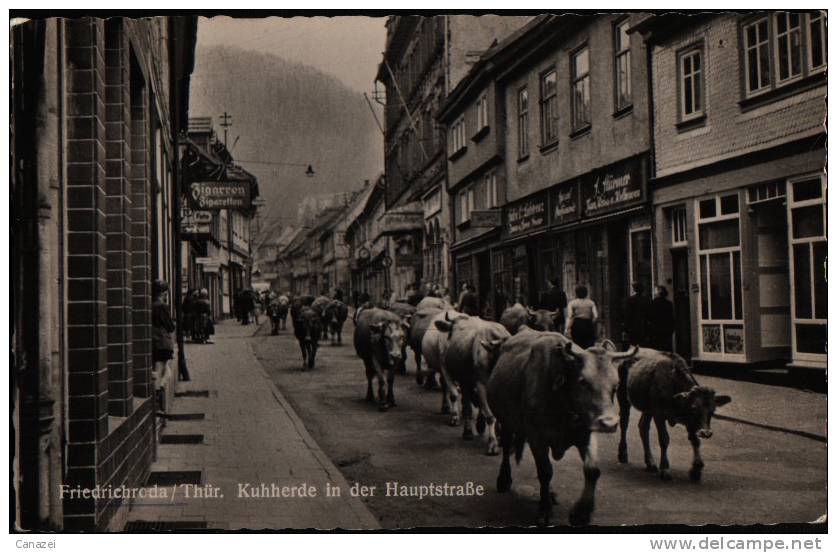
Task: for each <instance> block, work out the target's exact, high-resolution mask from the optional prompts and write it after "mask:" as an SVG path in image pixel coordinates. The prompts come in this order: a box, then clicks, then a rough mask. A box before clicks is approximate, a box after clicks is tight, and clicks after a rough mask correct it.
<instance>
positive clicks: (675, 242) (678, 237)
mask: <svg viewBox="0 0 837 553" xmlns="http://www.w3.org/2000/svg"><path fill="white" fill-rule="evenodd" d="M686 240H687V238H686V208H685V207H677V208H674V209H672V210H671V245H672V246H685V245H686V244H687V241H686Z"/></svg>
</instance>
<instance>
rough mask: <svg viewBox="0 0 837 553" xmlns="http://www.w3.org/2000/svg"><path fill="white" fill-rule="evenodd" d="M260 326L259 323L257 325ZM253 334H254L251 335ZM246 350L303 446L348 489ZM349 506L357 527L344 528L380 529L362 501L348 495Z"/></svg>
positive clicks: (329, 474) (336, 469)
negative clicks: (356, 521)
mask: <svg viewBox="0 0 837 553" xmlns="http://www.w3.org/2000/svg"><path fill="white" fill-rule="evenodd" d="M259 328H261V325H260V326H259ZM253 336H255V334H254V335H253ZM248 351H249V352H250V357H251V358H252V360H253V362H254V363H255V365H256V367H257V369H258V371H259V373H261V375H262V376H263V377H264V379H265V381H266V383H267V386H268V388H269V389H270V392H271V394H273V397H274V398H275V399H276V402H277V403H278V404H279V406H280V407H281V408H282V410H283V411H284V412H285V414H286V415H287V416H288V418H289V419H290V421H291V423H292V424H293V426H294V429H295V430H296V431H297V432H298V433H299V435H300V437H301V438H302V441H303V442H304V443H305V446H306V447H307V448H308V449H309V450H310V451H311V452H312V453H313V454H314V457H316V459H317V462H318V463H319V464H320V466H321V467H322V469H323V470H325V471H326V474H328V477H329V479H331V481H332V482H334V483H335V484H336V485H338V486H340V487H341V488H343V489H347V490H348V489H349V483H348V482H347V481H346V479H345V478H344V477H343V474H342V473H341V472H340V470H339V469H338V468H337V467H336V466H335V465H334V463H332V462H331V459H329V458H328V456H327V455H326V454H325V452H324V451H323V450H322V448H321V447H320V446H319V445H318V444H317V442H316V441H315V440H314V438H313V437H312V436H311V434H309V433H308V430H307V429H306V428H305V423H303V422H302V419H300V418H299V416H298V415H297V414H296V411H294V409H293V407H291V404H290V403H289V402H288V400H287V399H285V396H284V395H282V392H280V391H279V388H277V387H276V384H274V383H273V380H271V378H270V375H269V374H267V371H266V370H265V368H264V367H263V366H262V363H261V361H259V359H258V358H257V357H256V354H255V352H254V351H253V345H252V343H250V344H248ZM348 500H349V508H350V509H351V510H352V512H353V513H354V515H355V518H357V520H358V525H359V526H358V527H357V528H346V530H380V529H381V524H380V522H378V519H377V518H375V515H373V514H372V512H371V511H370V510H369V509H368V508H367V507H366V505H364V504H363V502H362V501H361V500H360V499H358V498H356V497H349V498H348ZM320 530H325V528H320Z"/></svg>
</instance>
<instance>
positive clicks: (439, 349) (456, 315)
mask: <svg viewBox="0 0 837 553" xmlns="http://www.w3.org/2000/svg"><path fill="white" fill-rule="evenodd" d="M424 311H425V310H422V311H420V313H423V312H424ZM427 311H429V310H427ZM429 318H430V320H429V321H428V327H427V330H425V332H424V335H423V336H422V340H421V353H422V355H423V356H424V360H425V362H426V363H427V372H428V373H429V375H428V377H427V378H428V379H434V380H435V375H436V373H438V374H439V376H440V380H441V384H442V414H443V415H447V414H449V413H450V414H451V418H450V425H451V426H457V425H459V415H460V414H459V392H458V391H457V388H456V385H455V384H454V383H453V380H452V379H451V377H450V375H448V372H447V370H446V368H445V354H446V353H447V349H448V338H449V337H450V332H449V331H447V330H445V331H440V330H439V329H438V328H437V327H436V322H437V321H445V322H447V323H449V324H450V323H453V322H455V321H457V320H459V319H467V318H468V315H465V314H464V313H460V312H459V311H454V310H453V309H448V310H446V311H438V312H436V313H435V314H432V315H431V316H430V317H429Z"/></svg>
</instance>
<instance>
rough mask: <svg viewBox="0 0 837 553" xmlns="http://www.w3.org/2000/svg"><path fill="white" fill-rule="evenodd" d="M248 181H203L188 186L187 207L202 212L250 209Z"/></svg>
mask: <svg viewBox="0 0 837 553" xmlns="http://www.w3.org/2000/svg"><path fill="white" fill-rule="evenodd" d="M251 205H252V202H251V198H250V182H249V181H217V182H213V181H205V182H193V183H191V184H190V185H189V206H190V207H191V208H192V209H196V210H202V211H218V210H221V209H250V207H251Z"/></svg>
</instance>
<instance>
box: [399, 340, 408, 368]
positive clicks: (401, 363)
mask: <svg viewBox="0 0 837 553" xmlns="http://www.w3.org/2000/svg"><path fill="white" fill-rule="evenodd" d="M398 372H400V373H401V374H407V344H406V343H404V345H403V346H401V359H399V360H398Z"/></svg>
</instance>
